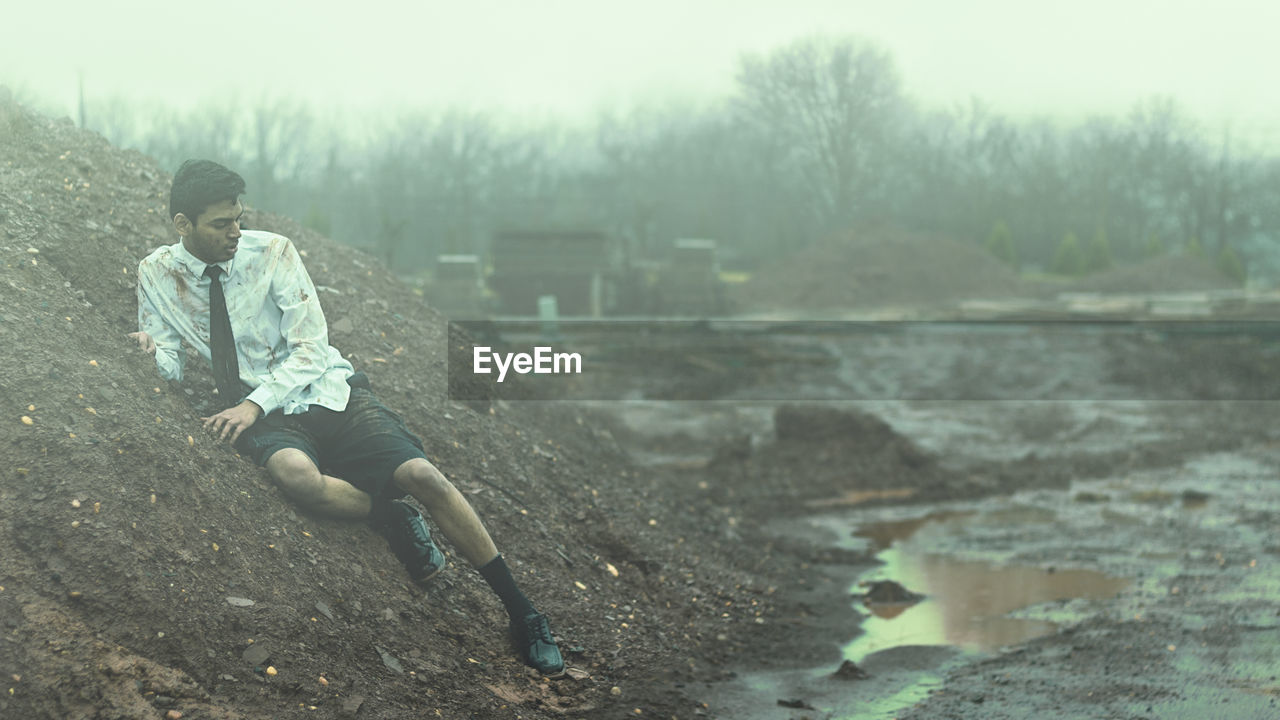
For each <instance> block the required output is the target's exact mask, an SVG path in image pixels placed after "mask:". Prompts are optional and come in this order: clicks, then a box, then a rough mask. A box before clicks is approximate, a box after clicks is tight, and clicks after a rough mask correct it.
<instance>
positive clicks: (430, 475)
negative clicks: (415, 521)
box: [395, 459, 457, 504]
mask: <svg viewBox="0 0 1280 720" xmlns="http://www.w3.org/2000/svg"><path fill="white" fill-rule="evenodd" d="M395 482H396V487H398V488H400V489H401V490H403V491H405V492H407V493H409V494H410V495H412V496H414V497H415V498H417V499H418V500H420V501H422V502H423V503H425V504H430V503H432V502H433V501H435V500H440V499H443V498H444V497H446V496H447V495H449V494H450V493H454V492H457V491H456V490H455V489H454V487H453V483H451V482H449V480H448V478H446V477H445V476H444V474H443V473H441V472H440V471H439V470H437V469H436V466H435V465H432V464H431V463H429V462H427V461H426V460H422V459H417V460H410V461H408V462H406V463H405V464H403V465H401V466H400V467H399V468H398V469H397V470H396V474H395Z"/></svg>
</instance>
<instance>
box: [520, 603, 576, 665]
mask: <svg viewBox="0 0 1280 720" xmlns="http://www.w3.org/2000/svg"><path fill="white" fill-rule="evenodd" d="M511 635H512V638H513V639H514V640H515V642H516V648H517V649H518V650H519V651H520V657H521V659H523V660H524V662H525V664H526V665H528V666H529V667H531V668H533V669H534V670H537V671H538V672H540V673H542V674H543V675H546V676H547V677H553V678H557V677H560V676H562V675H564V658H563V657H561V656H560V648H558V647H556V641H555V639H554V638H552V637H551V626H550V625H548V624H547V616H546V615H543V614H542V613H540V612H534V613H530V614H529V615H525V616H524V617H523V618H521V619H520V620H519V621H516V620H512V621H511Z"/></svg>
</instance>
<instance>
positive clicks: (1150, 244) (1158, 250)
mask: <svg viewBox="0 0 1280 720" xmlns="http://www.w3.org/2000/svg"><path fill="white" fill-rule="evenodd" d="M1164 251H1165V248H1164V241H1163V240H1161V239H1160V236H1159V235H1157V234H1155V233H1151V234H1150V235H1147V243H1146V245H1145V246H1143V248H1142V254H1143V256H1144V257H1146V258H1148V259H1150V258H1158V257H1160V256H1161V255H1164Z"/></svg>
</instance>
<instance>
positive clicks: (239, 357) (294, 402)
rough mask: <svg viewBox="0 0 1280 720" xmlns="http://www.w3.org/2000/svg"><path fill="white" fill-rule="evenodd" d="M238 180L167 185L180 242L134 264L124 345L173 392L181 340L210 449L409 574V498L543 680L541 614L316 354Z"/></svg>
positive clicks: (291, 257)
mask: <svg viewBox="0 0 1280 720" xmlns="http://www.w3.org/2000/svg"><path fill="white" fill-rule="evenodd" d="M244 189H245V185H244V180H243V179H242V178H241V177H240V176H239V175H238V174H236V173H235V172H233V171H231V170H229V169H227V168H226V167H223V166H222V165H219V164H217V163H214V162H211V161H208V160H188V161H186V162H185V163H183V164H182V167H180V168H179V169H178V172H177V174H176V175H174V178H173V186H172V188H171V190H170V195H169V214H170V216H171V217H172V218H173V227H174V229H175V230H176V231H177V232H178V235H179V236H180V237H181V241H180V242H177V243H175V244H173V245H168V246H165V247H161V248H159V249H157V250H156V251H155V252H153V253H151V254H150V255H148V256H147V257H146V259H144V260H143V261H142V263H141V264H140V265H139V266H138V278H139V280H138V327H139V331H138V332H136V333H130V334H129V337H131V338H134V339H135V340H137V342H138V344H139V346H140V347H141V348H142V349H143V350H144V351H146V352H147V353H150V354H154V355H155V359H156V365H157V367H158V368H159V370H160V374H161V375H162V376H164V377H165V378H168V379H171V380H181V379H182V371H183V363H184V359H185V354H184V353H183V351H182V347H181V343H182V341H185V342H186V343H187V344H188V345H189V346H190V347H193V348H195V350H196V351H197V352H198V353H199V354H200V355H201V357H203V358H204V359H205V361H206V362H209V363H210V365H211V366H212V368H213V371H214V377H215V379H216V380H217V384H218V390H217V391H216V392H217V394H218V404H219V406H221V407H224V408H225V409H224V410H222V411H221V412H218V413H215V414H213V415H211V416H209V417H206V418H201V419H202V420H203V421H204V425H205V427H206V428H209V429H211V430H212V431H213V432H214V433H216V434H217V435H218V437H219V440H228V441H230V442H231V443H232V444H233V445H234V446H235V448H236V449H237V450H238V451H239V452H240V453H241V454H243V455H247V456H249V457H251V458H253V459H254V461H255V462H257V463H258V464H259V465H262V466H265V467H266V469H267V471H268V472H269V473H270V474H271V477H272V478H273V479H274V480H275V482H276V483H277V484H278V485H279V486H280V488H281V490H283V491H284V493H285V494H286V495H287V496H289V497H290V498H291V499H293V500H294V501H295V502H297V503H299V504H300V505H302V506H304V507H307V508H309V509H311V510H313V511H316V512H320V513H324V514H327V515H330V516H334V517H346V518H366V517H367V518H370V519H371V520H372V521H373V523H374V525H375V526H377V527H378V528H379V529H381V530H382V531H383V533H384V534H385V535H386V537H387V540H388V543H389V544H390V545H391V548H392V550H393V551H394V552H395V554H396V556H397V557H398V558H399V559H400V561H401V562H402V563H403V564H404V565H405V568H406V569H407V570H408V571H409V574H410V576H411V577H412V578H413V579H414V580H415V581H416V582H419V583H422V582H425V581H427V580H428V579H430V578H431V577H432V576H434V575H435V574H436V573H438V572H440V570H442V569H443V568H444V556H443V555H442V554H441V553H440V550H439V549H438V548H437V547H436V546H435V544H434V543H433V542H432V541H431V535H430V533H429V532H428V531H427V526H426V523H425V522H423V519H422V516H421V515H420V514H419V513H418V512H417V510H415V509H414V508H413V506H411V505H409V504H407V503H404V502H401V501H400V500H395V499H393V498H396V497H398V496H401V495H403V494H405V493H408V494H410V495H412V496H413V497H414V498H416V499H417V500H418V501H419V502H421V503H422V505H423V507H425V508H426V509H427V512H428V513H430V515H431V517H432V518H433V519H434V520H435V521H436V523H437V524H438V525H439V526H440V529H441V530H442V531H443V532H444V534H445V537H447V538H448V539H449V541H450V542H451V543H453V546H454V547H455V548H457V550H458V552H459V553H460V554H461V555H462V556H463V557H464V558H466V560H467V561H468V562H470V563H471V564H472V565H473V566H474V567H476V568H477V569H478V570H479V572H480V574H481V575H482V576H483V577H484V579H485V580H487V581H488V583H489V585H490V586H491V587H492V588H493V590H494V592H495V593H496V594H497V595H498V597H499V598H500V599H501V600H502V603H503V605H504V606H505V608H506V610H507V613H508V615H510V617H511V630H512V634H513V637H514V639H515V641H516V645H517V647H518V648H519V650H520V653H521V656H522V658H523V659H524V661H525V662H526V663H528V664H529V665H530V666H532V667H533V668H535V669H537V670H538V671H539V672H542V673H544V674H546V675H552V676H556V675H560V674H562V673H563V672H564V661H563V659H562V658H561V655H560V651H559V649H558V648H557V647H556V644H555V641H554V640H553V639H552V637H551V629H550V627H549V626H548V625H547V619H546V617H545V616H544V615H542V614H541V613H539V612H538V611H537V610H535V609H534V607H533V605H532V604H530V602H529V600H528V599H527V598H526V597H525V596H524V594H523V593H522V592H521V591H520V589H519V588H518V587H517V586H516V583H515V580H514V579H513V578H512V576H511V571H510V570H509V569H508V568H507V565H506V563H505V561H504V560H503V558H502V556H501V555H499V554H498V550H497V548H496V547H495V546H494V544H493V540H492V539H490V537H489V533H488V531H487V530H485V528H484V525H483V524H481V522H480V518H479V517H477V516H476V513H475V510H473V509H472V507H471V505H470V503H468V502H467V500H466V498H464V497H463V496H462V494H461V493H460V492H458V490H457V488H455V487H454V486H453V484H452V483H450V482H449V481H448V480H447V479H445V477H444V476H443V475H442V474H441V473H440V471H439V470H437V469H436V468H435V467H434V466H433V465H432V464H431V463H430V462H428V461H427V459H426V456H425V455H424V454H423V451H422V442H421V441H420V440H419V439H418V438H417V437H415V436H414V435H413V434H411V433H410V432H409V431H408V429H407V428H406V427H405V425H404V423H403V421H402V420H401V419H400V416H399V415H397V414H395V413H394V412H392V411H391V410H389V409H387V408H386V407H385V406H383V405H382V403H381V402H379V401H378V399H377V397H376V396H375V395H374V394H373V392H372V391H371V389H370V387H369V382H368V379H367V378H366V377H365V376H364V373H358V372H355V371H354V368H352V366H351V363H349V362H347V361H346V360H345V359H343V357H342V355H341V354H340V353H339V352H338V351H337V350H336V349H335V348H333V347H332V346H330V345H329V334H328V327H327V325H326V324H325V319H324V313H323V312H321V310H320V302H319V299H318V298H317V297H316V290H315V287H314V286H313V285H312V284H311V278H310V277H309V276H308V275H307V271H306V269H305V268H304V267H303V265H302V260H301V258H300V257H299V255H298V252H297V250H295V249H294V247H293V244H292V243H291V242H290V241H289V239H288V238H285V237H282V236H280V235H275V234H273V233H267V232H255V231H249V230H246V231H241V229H240V216H241V215H242V214H243V212H244V211H243V208H242V206H241V204H240V199H239V198H240V196H241V195H242V194H244Z"/></svg>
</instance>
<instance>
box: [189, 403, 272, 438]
mask: <svg viewBox="0 0 1280 720" xmlns="http://www.w3.org/2000/svg"><path fill="white" fill-rule="evenodd" d="M260 417H262V408H260V407H258V404H257V403H255V402H253V401H252V400H245V401H244V402H242V403H240V404H239V405H237V406H235V407H233V408H227V409H226V410H223V411H222V412H220V413H218V414H216V415H212V416H210V417H202V418H200V419H201V420H203V421H204V426H205V427H206V428H208V427H212V428H213V431H214V432H215V433H218V434H219V435H218V442H222V441H223V440H226V439H227V433H231V442H232V444H234V443H235V441H236V440H238V439H239V438H240V433H242V432H244V431H245V430H248V429H249V426H250V425H253V424H254V423H255V422H257V421H258V418H260Z"/></svg>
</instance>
